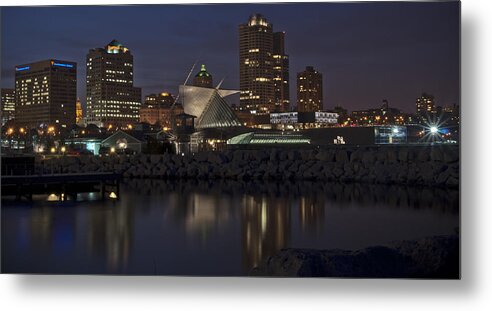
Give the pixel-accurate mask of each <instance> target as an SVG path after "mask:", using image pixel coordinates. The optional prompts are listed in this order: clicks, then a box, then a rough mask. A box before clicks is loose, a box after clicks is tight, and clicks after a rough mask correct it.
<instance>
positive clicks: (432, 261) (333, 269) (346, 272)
mask: <svg viewBox="0 0 492 311" xmlns="http://www.w3.org/2000/svg"><path fill="white" fill-rule="evenodd" d="M459 267H460V264H459V237H458V236H457V235H452V236H436V237H428V238H423V239H418V240H412V241H399V242H393V243H390V244H388V245H382V246H373V247H368V248H364V249H361V250H356V251H347V250H338V249H335V250H311V249H292V248H291V249H282V250H280V251H279V252H278V253H277V254H276V255H274V256H271V257H269V258H268V259H267V260H265V261H264V262H263V263H262V264H260V265H259V266H258V267H255V268H253V270H252V271H251V273H250V275H252V276H277V277H354V278H440V279H458V278H459V277H460V272H459V271H460V269H459Z"/></svg>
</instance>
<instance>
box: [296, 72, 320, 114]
mask: <svg viewBox="0 0 492 311" xmlns="http://www.w3.org/2000/svg"><path fill="white" fill-rule="evenodd" d="M321 110H323V76H322V74H321V73H319V72H318V71H316V70H314V68H313V67H312V66H307V67H306V70H304V71H302V72H299V73H297V111H301V112H304V111H321Z"/></svg>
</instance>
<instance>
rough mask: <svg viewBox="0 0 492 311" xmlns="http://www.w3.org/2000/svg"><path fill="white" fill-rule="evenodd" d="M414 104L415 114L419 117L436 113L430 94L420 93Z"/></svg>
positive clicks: (432, 97)
mask: <svg viewBox="0 0 492 311" xmlns="http://www.w3.org/2000/svg"><path fill="white" fill-rule="evenodd" d="M415 105H416V110H417V115H418V116H419V117H421V118H424V117H428V116H429V115H431V114H435V113H436V106H435V103H434V96H432V95H430V94H427V93H422V95H421V96H420V97H418V98H417V101H416V103H415Z"/></svg>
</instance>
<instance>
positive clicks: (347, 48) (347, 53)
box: [1, 2, 460, 112]
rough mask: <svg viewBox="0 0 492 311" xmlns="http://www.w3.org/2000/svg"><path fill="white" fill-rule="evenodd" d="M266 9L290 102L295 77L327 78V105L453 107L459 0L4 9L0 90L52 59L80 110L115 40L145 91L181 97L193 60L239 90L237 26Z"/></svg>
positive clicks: (456, 84)
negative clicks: (284, 61)
mask: <svg viewBox="0 0 492 311" xmlns="http://www.w3.org/2000/svg"><path fill="white" fill-rule="evenodd" d="M256 12H258V13H262V14H263V15H265V17H266V18H267V19H268V21H269V22H271V23H273V27H274V31H285V32H286V52H287V54H289V56H290V75H291V77H290V83H291V101H292V102H295V100H296V95H295V86H296V80H295V77H296V73H297V72H299V71H302V70H303V69H304V68H305V66H307V65H312V66H314V67H315V68H316V69H317V70H318V71H320V72H322V73H323V83H324V86H323V92H324V106H325V108H326V109H331V108H333V107H334V106H335V105H342V106H344V107H346V108H348V109H349V110H355V109H364V108H369V107H378V106H380V104H381V100H382V99H384V98H386V99H388V100H389V102H390V106H395V107H398V108H401V109H403V110H404V111H408V112H413V111H414V110H415V108H414V103H415V98H416V97H417V96H418V95H419V94H420V93H421V92H422V91H426V92H429V93H431V94H433V95H434V96H435V97H436V101H437V104H438V105H449V104H452V103H459V87H460V83H459V27H460V26H459V16H460V13H459V12H460V8H459V2H436V3H419V2H415V3H408V2H402V3H391V2H390V3H388V2H385V3H316V4H314V3H313V4H230V5H154V6H150V5H146V6H97V7H96V6H71V7H6V8H2V25H1V26H2V27H1V31H2V38H1V39H2V42H1V43H2V44H1V66H2V75H1V77H2V81H1V83H2V87H13V86H14V72H15V70H14V66H15V65H18V64H22V63H28V62H32V61H37V60H43V59H49V58H57V59H61V60H68V61H75V62H77V63H78V96H79V97H80V98H81V100H82V102H83V103H84V104H85V55H86V54H87V52H88V50H89V49H90V48H95V47H103V46H104V45H106V44H107V43H109V42H110V41H111V40H112V39H117V40H118V41H120V42H122V43H123V44H124V45H126V46H127V47H128V48H129V49H130V50H131V52H132V54H133V55H134V61H135V66H134V68H135V73H134V76H135V86H139V87H142V94H143V95H146V94H150V93H154V92H161V91H171V92H172V93H174V94H175V93H176V92H177V86H178V85H179V84H180V83H183V81H184V79H185V78H186V75H187V74H188V71H189V70H190V68H191V66H192V65H193V63H194V62H195V60H197V59H198V60H199V62H200V63H205V64H206V65H207V69H208V70H209V72H210V73H211V74H212V75H213V76H214V83H218V82H219V81H220V80H221V79H222V78H225V80H224V83H223V87H224V88H233V89H238V88H239V54H238V25H239V24H242V23H245V22H246V21H247V20H248V17H249V16H250V15H251V14H252V13H256Z"/></svg>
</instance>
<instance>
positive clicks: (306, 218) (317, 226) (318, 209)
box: [299, 196, 325, 233]
mask: <svg viewBox="0 0 492 311" xmlns="http://www.w3.org/2000/svg"><path fill="white" fill-rule="evenodd" d="M324 201H325V200H324V197H323V196H309V197H301V199H300V202H299V222H300V224H301V230H302V231H303V232H313V233H314V232H319V231H320V230H321V229H322V228H323V224H324V218H325V204H324V203H325V202H324Z"/></svg>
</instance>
